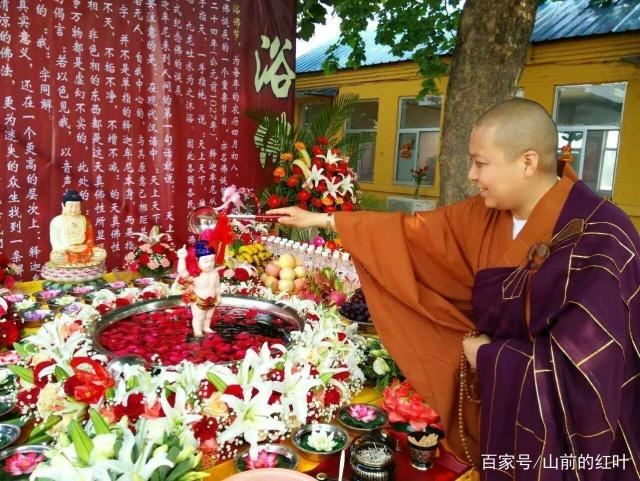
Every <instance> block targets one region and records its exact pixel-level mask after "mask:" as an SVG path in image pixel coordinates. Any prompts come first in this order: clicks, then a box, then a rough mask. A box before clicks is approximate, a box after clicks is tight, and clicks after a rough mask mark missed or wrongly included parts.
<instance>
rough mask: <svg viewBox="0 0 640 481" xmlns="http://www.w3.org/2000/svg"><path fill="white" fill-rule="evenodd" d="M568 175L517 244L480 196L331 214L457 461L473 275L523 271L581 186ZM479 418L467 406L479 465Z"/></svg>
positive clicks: (373, 308)
mask: <svg viewBox="0 0 640 481" xmlns="http://www.w3.org/2000/svg"><path fill="white" fill-rule="evenodd" d="M567 170H568V172H567V175H566V176H565V177H563V179H562V180H561V181H560V182H558V183H557V184H556V185H555V186H554V187H553V188H552V189H551V190H550V191H549V192H548V193H547V194H546V195H545V196H544V197H543V198H542V199H541V200H540V202H538V204H537V205H536V207H535V209H534V210H533V212H532V213H531V216H530V217H529V219H528V221H527V223H526V224H525V226H524V228H523V229H522V231H521V232H520V234H519V235H518V236H517V237H516V239H512V229H513V218H512V215H511V213H510V212H509V211H499V210H495V209H488V208H487V207H485V205H484V201H483V199H482V198H481V197H480V196H475V197H472V198H469V199H466V200H464V201H461V202H458V203H456V204H453V205H450V206H446V207H442V208H439V209H436V210H434V211H431V212H420V213H417V214H415V215H406V214H402V213H370V212H349V213H347V212H345V213H336V214H335V223H336V230H337V232H338V234H339V236H340V238H341V239H342V243H343V245H344V248H345V249H346V250H347V251H348V252H350V253H351V256H352V258H353V261H354V264H355V266H356V269H357V271H358V276H359V278H360V282H361V284H362V288H363V291H364V294H365V297H366V299H367V305H368V307H369V312H370V313H371V317H372V319H373V322H374V324H375V326H376V330H377V332H378V334H379V335H380V337H381V339H382V341H383V343H384V345H385V346H386V347H387V349H388V350H389V352H390V354H391V355H392V357H393V358H394V359H395V361H396V362H397V363H398V365H399V367H400V369H401V370H402V372H403V373H404V375H405V376H406V377H407V379H408V380H409V382H410V384H411V385H412V386H413V387H414V388H415V389H416V390H417V391H418V392H419V393H420V394H421V395H422V396H423V397H424V398H425V399H426V400H427V402H428V403H430V404H431V405H432V406H433V407H434V409H436V411H438V412H439V414H440V416H441V418H442V423H443V425H444V428H445V432H446V436H447V441H448V444H449V446H451V448H452V449H453V451H454V452H455V453H456V454H457V455H458V456H460V457H463V455H464V451H463V449H462V442H461V436H460V432H459V428H458V419H459V418H458V414H457V411H458V374H459V365H460V355H461V352H462V339H463V336H464V334H465V333H466V332H469V331H472V330H473V329H474V321H473V319H474V315H473V310H472V306H471V290H472V287H473V283H474V277H475V274H476V272H478V271H480V270H482V269H486V268H492V267H514V266H518V265H521V264H523V263H525V262H526V259H527V254H528V252H529V249H530V247H531V246H532V245H533V244H534V243H536V242H550V241H551V233H552V231H553V227H554V225H555V223H556V221H557V219H558V216H559V214H560V211H561V209H562V207H563V205H564V202H565V201H566V199H567V196H568V195H569V191H570V190H571V187H572V186H573V183H574V181H575V174H574V173H573V171H572V170H571V169H567ZM479 411H480V410H479V406H477V405H475V404H473V403H471V402H466V403H465V405H464V411H463V418H464V424H465V432H466V438H467V444H468V446H469V447H470V450H471V453H472V455H473V457H474V458H475V459H476V461H477V460H478V459H479V451H478V441H479V433H480V430H479Z"/></svg>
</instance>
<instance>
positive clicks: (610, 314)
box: [472, 182, 640, 481]
mask: <svg viewBox="0 0 640 481" xmlns="http://www.w3.org/2000/svg"><path fill="white" fill-rule="evenodd" d="M553 234H554V237H553V240H552V244H551V253H550V255H549V257H548V258H547V259H546V260H544V262H542V264H541V265H539V266H538V268H537V270H535V268H534V269H532V268H530V267H526V268H518V269H514V268H492V269H484V270H481V271H479V272H478V273H477V274H476V278H475V285H474V288H473V299H472V301H473V305H474V309H475V312H476V324H477V328H478V330H479V331H481V332H483V333H486V334H488V335H489V336H490V337H491V338H492V340H493V342H491V343H489V344H487V345H484V346H482V347H481V348H480V350H479V351H478V379H479V386H480V395H481V398H482V413H481V427H482V428H481V433H482V435H481V451H482V453H483V467H484V472H483V477H484V479H486V480H488V481H493V480H507V479H515V480H522V481H525V480H544V481H555V480H581V481H585V480H588V481H596V480H598V481H599V480H617V481H623V480H631V479H634V480H637V479H640V412H638V413H635V414H634V413H633V410H634V408H636V410H638V411H640V294H638V291H639V285H640V258H639V257H638V251H639V250H640V237H639V236H638V233H637V231H636V229H635V228H634V226H633V225H632V224H631V222H630V220H629V218H628V217H627V216H626V215H625V214H624V213H623V212H622V211H620V210H619V209H618V208H617V207H615V206H614V205H613V204H611V203H610V202H608V201H603V200H602V199H601V198H600V197H598V196H596V195H595V194H593V193H592V192H591V191H590V190H589V189H588V188H587V187H586V186H585V184H584V183H582V182H577V183H576V184H575V185H574V187H573V188H572V190H571V192H570V194H569V197H568V199H567V201H566V203H565V205H564V207H563V209H562V212H561V214H560V217H559V219H558V222H557V224H556V226H555V229H554V232H553ZM527 294H529V303H530V305H529V307H527V306H526V302H527V301H526V299H527ZM527 311H528V316H527ZM527 317H528V319H527ZM616 462H617V463H616Z"/></svg>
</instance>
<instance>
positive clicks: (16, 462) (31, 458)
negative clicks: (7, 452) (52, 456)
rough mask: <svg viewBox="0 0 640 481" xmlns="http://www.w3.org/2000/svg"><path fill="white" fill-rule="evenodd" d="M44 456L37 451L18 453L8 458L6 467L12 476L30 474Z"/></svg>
mask: <svg viewBox="0 0 640 481" xmlns="http://www.w3.org/2000/svg"><path fill="white" fill-rule="evenodd" d="M43 459H44V456H43V455H42V454H37V453H28V454H22V453H16V454H14V455H13V456H11V457H9V458H7V459H6V460H5V463H4V467H3V468H2V469H4V470H5V471H6V472H7V473H9V474H11V475H12V476H20V475H22V474H30V473H31V472H32V471H33V470H34V469H36V466H37V465H38V464H39V463H40V462H42V460H43Z"/></svg>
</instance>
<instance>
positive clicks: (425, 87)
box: [297, 0, 613, 97]
mask: <svg viewBox="0 0 640 481" xmlns="http://www.w3.org/2000/svg"><path fill="white" fill-rule="evenodd" d="M547 1H563V0H547ZM544 2H545V0H541V1H540V3H544ZM589 3H590V6H592V7H594V8H597V7H606V6H608V5H611V4H612V3H613V0H590V2H589ZM463 7H464V2H463V1H461V0H381V1H377V2H376V1H372V0H298V31H297V34H298V38H300V39H302V40H309V39H310V38H311V37H312V35H313V33H314V31H315V27H316V25H322V24H324V23H325V18H326V15H327V13H329V11H330V10H331V9H333V11H334V12H335V14H336V15H337V16H338V17H339V18H340V19H341V25H340V29H341V34H340V36H339V37H338V39H337V40H336V42H335V43H333V44H332V45H331V46H330V47H329V49H328V51H327V56H326V58H325V61H324V63H323V68H324V71H325V72H326V73H333V72H335V71H336V70H337V69H338V68H339V67H343V66H339V65H338V58H337V56H336V50H337V49H338V48H339V47H341V46H347V47H350V48H351V53H350V54H349V57H348V58H347V62H346V65H344V67H353V68H358V67H359V66H360V65H362V63H363V62H364V61H365V48H364V47H365V45H364V41H363V39H362V33H363V32H364V31H365V30H366V28H367V25H368V24H369V22H373V21H375V22H377V27H376V37H375V40H376V43H377V44H379V45H385V46H387V47H389V48H390V49H391V53H392V54H393V55H396V56H402V55H404V54H406V53H408V52H411V53H412V56H411V59H412V60H413V61H414V62H415V63H416V64H417V65H418V68H419V71H420V74H421V75H422V77H423V79H424V80H423V82H422V89H421V90H420V93H419V94H418V96H419V97H422V96H424V95H426V94H430V93H437V89H436V84H435V81H434V79H436V78H437V77H440V76H441V75H444V74H446V73H447V65H446V64H444V63H443V62H442V60H441V55H443V54H446V53H451V52H453V47H454V46H455V40H456V39H455V32H456V31H457V29H458V22H459V20H460V14H461V12H462V9H463ZM487 8H491V2H488V3H487Z"/></svg>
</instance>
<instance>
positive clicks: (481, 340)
mask: <svg viewBox="0 0 640 481" xmlns="http://www.w3.org/2000/svg"><path fill="white" fill-rule="evenodd" d="M490 342H491V338H490V337H489V336H486V335H484V334H481V335H479V336H476V337H465V338H464V339H463V340H462V348H463V349H464V355H465V357H466V358H467V361H469V365H470V366H471V369H473V370H474V371H475V369H476V367H477V361H478V349H480V347H481V346H484V345H485V344H489V343H490Z"/></svg>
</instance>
